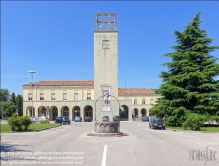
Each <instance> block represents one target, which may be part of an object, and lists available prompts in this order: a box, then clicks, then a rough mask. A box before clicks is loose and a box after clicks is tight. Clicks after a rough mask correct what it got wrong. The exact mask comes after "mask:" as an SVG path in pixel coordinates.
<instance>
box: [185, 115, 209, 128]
mask: <svg viewBox="0 0 219 166" xmlns="http://www.w3.org/2000/svg"><path fill="white" fill-rule="evenodd" d="M204 122H205V118H203V117H201V116H190V117H188V118H187V119H186V121H185V122H184V123H183V125H182V127H183V128H184V129H187V128H190V129H191V130H200V127H201V126H203V124H204Z"/></svg>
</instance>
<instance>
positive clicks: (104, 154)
mask: <svg viewBox="0 0 219 166" xmlns="http://www.w3.org/2000/svg"><path fill="white" fill-rule="evenodd" d="M106 152H107V145H104V150H103V159H102V166H106Z"/></svg>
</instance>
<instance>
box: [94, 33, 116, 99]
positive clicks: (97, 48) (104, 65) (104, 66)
mask: <svg viewBox="0 0 219 166" xmlns="http://www.w3.org/2000/svg"><path fill="white" fill-rule="evenodd" d="M103 40H109V49H103V48H102V41H103ZM102 85H106V86H110V94H111V95H113V96H115V97H118V32H94V96H95V98H98V97H99V96H102V88H101V86H102Z"/></svg>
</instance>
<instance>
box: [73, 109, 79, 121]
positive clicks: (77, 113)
mask: <svg viewBox="0 0 219 166" xmlns="http://www.w3.org/2000/svg"><path fill="white" fill-rule="evenodd" d="M76 116H81V108H80V107H79V106H74V107H73V108H72V120H74V119H75V117H76Z"/></svg>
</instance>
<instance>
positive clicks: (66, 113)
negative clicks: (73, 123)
mask: <svg viewBox="0 0 219 166" xmlns="http://www.w3.org/2000/svg"><path fill="white" fill-rule="evenodd" d="M61 116H68V117H69V108H68V107H67V106H63V107H62V108H61Z"/></svg>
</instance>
